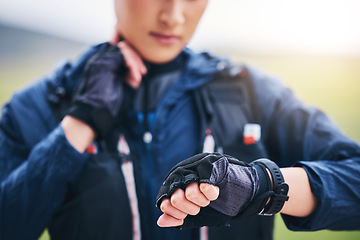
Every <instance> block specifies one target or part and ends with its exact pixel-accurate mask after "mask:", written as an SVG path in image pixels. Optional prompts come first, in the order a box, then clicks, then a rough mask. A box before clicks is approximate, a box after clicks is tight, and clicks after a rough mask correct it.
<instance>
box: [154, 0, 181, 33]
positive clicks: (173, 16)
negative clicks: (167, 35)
mask: <svg viewBox="0 0 360 240" xmlns="http://www.w3.org/2000/svg"><path fill="white" fill-rule="evenodd" d="M160 22H161V23H162V24H164V25H166V26H168V27H174V26H176V25H179V24H184V23H185V15H184V9H183V6H182V1H181V0H180V1H179V0H168V1H164V5H163V8H162V10H161V12H160Z"/></svg>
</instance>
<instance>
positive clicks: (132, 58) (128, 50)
mask: <svg viewBox="0 0 360 240" xmlns="http://www.w3.org/2000/svg"><path fill="white" fill-rule="evenodd" d="M117 46H118V47H119V48H120V50H121V52H122V53H123V54H124V58H125V63H126V66H127V68H128V69H129V73H128V75H127V77H126V81H127V83H128V84H129V85H130V86H132V87H133V88H138V87H139V85H140V83H141V79H142V76H143V75H145V74H146V73H147V68H146V67H145V64H144V62H143V60H142V59H141V57H140V55H139V54H138V53H137V52H136V51H135V50H134V49H133V48H132V47H131V46H130V45H129V44H128V43H127V42H126V41H121V42H119V43H118V44H117Z"/></svg>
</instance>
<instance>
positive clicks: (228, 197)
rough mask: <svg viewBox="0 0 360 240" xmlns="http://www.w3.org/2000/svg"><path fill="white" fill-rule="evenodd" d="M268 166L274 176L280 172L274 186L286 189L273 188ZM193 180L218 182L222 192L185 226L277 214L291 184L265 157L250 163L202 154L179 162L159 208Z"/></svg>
mask: <svg viewBox="0 0 360 240" xmlns="http://www.w3.org/2000/svg"><path fill="white" fill-rule="evenodd" d="M266 168H271V169H269V171H270V172H271V174H272V178H274V175H273V174H274V173H275V172H276V174H277V175H276V176H275V177H276V180H275V181H274V187H276V188H274V189H280V188H281V189H284V191H280V192H278V191H275V192H274V191H273V184H272V181H271V179H270V177H269V174H268V173H267V171H266ZM278 173H279V174H280V177H279V176H278ZM280 178H281V179H280ZM192 182H198V183H210V184H214V185H216V186H218V187H219V188H220V194H219V197H218V199H216V200H215V201H212V202H211V203H210V204H209V205H208V206H207V207H203V208H201V209H200V212H199V213H198V214H197V215H196V216H191V215H188V216H187V217H186V218H185V220H184V224H183V225H182V226H181V228H188V227H202V226H223V225H227V224H229V223H230V220H233V219H236V218H240V217H246V216H251V215H255V214H274V213H276V212H278V211H280V209H281V207H282V205H283V203H284V201H286V200H287V196H286V194H287V188H286V187H287V184H285V183H283V179H282V176H281V172H280V169H279V168H278V167H277V166H276V164H275V163H273V162H272V161H270V160H268V159H261V160H257V161H254V162H252V163H250V164H248V163H245V162H242V161H239V160H238V159H236V158H233V157H231V156H228V155H223V154H219V153H202V154H198V155H195V156H193V157H191V158H188V159H186V160H184V161H182V162H180V163H178V164H177V165H176V166H175V167H173V169H172V170H171V171H170V172H169V173H168V174H167V175H166V177H165V180H164V183H163V185H162V187H161V188H160V190H159V193H158V196H157V207H158V208H160V205H161V202H162V200H163V199H164V198H170V197H171V195H172V194H173V193H174V192H175V191H176V189H178V188H182V189H185V188H186V186H188V185H189V184H190V183H192ZM275 182H276V183H275ZM280 182H282V184H279V183H280ZM285 185H286V187H284V186H285ZM280 186H281V187H280ZM269 199H270V201H269ZM268 201H269V203H267V202H268Z"/></svg>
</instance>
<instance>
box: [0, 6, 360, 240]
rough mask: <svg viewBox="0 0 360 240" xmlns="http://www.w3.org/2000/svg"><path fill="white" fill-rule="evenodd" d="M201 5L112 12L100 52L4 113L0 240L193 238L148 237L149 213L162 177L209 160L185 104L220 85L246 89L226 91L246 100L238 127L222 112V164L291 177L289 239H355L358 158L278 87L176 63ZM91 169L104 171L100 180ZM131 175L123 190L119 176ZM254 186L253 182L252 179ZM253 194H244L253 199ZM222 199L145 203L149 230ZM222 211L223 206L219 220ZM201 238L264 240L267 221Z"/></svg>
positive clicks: (259, 76)
mask: <svg viewBox="0 0 360 240" xmlns="http://www.w3.org/2000/svg"><path fill="white" fill-rule="evenodd" d="M206 5H207V1H206V0H192V1H188V0H115V10H116V17H117V27H116V34H115V36H114V38H113V39H112V40H111V41H110V44H108V43H105V44H101V45H98V46H95V47H93V48H91V49H90V50H89V51H88V52H87V53H85V54H84V55H83V56H81V58H79V60H78V62H76V63H74V64H69V63H68V64H66V65H64V66H63V67H62V68H61V69H59V70H58V71H57V72H56V74H54V76H53V77H52V78H49V79H43V80H41V81H40V82H38V83H35V84H34V85H33V86H30V87H29V88H27V89H25V90H24V91H22V92H20V93H18V94H16V95H15V96H14V97H13V98H12V100H11V101H10V102H9V103H8V104H7V105H6V106H5V107H4V109H3V112H2V117H1V125H0V127H1V132H0V146H1V147H0V149H1V151H0V162H1V166H2V168H1V170H0V171H1V173H0V176H1V177H0V179H1V192H0V202H1V211H0V215H1V223H0V228H1V231H0V234H1V237H2V239H36V238H37V237H38V236H39V234H40V233H41V231H42V230H43V229H44V228H45V227H47V226H49V231H50V234H51V236H52V238H53V239H114V238H115V237H120V238H121V237H122V238H124V239H125V238H133V239H140V238H142V239H197V238H199V230H198V229H196V228H195V229H194V228H189V229H185V230H183V231H178V230H177V229H173V228H159V227H157V226H156V220H157V218H158V217H159V216H160V215H161V214H160V211H158V210H157V209H156V208H155V207H154V206H155V204H156V202H155V200H156V195H157V193H158V190H159V188H160V186H161V185H162V182H163V178H164V177H165V175H166V173H167V172H168V171H169V170H170V169H171V168H172V167H173V166H174V165H175V164H177V163H178V162H180V161H182V160H184V159H186V158H189V157H191V156H193V155H195V154H197V153H199V152H201V151H202V149H203V145H204V143H206V144H205V145H206V146H205V148H204V150H205V151H208V149H210V151H211V152H212V151H215V150H216V151H219V150H221V149H220V148H219V146H220V145H219V143H218V140H219V138H217V137H216V136H213V137H212V135H211V134H210V132H206V133H205V131H203V132H200V129H202V127H203V124H202V116H203V114H201V113H200V112H201V111H200V110H201V107H199V104H197V103H199V102H201V101H196V97H195V96H196V94H197V92H200V91H201V89H206V88H205V86H208V85H209V84H210V83H211V82H213V81H216V80H219V79H220V80H222V78H224V79H225V78H226V79H238V78H241V79H245V80H244V81H240V80H239V79H238V80H239V81H237V82H244V83H239V84H242V85H241V86H240V85H239V86H240V87H239V88H241V89H240V90H241V91H240V92H241V94H242V95H243V96H241V97H240V98H242V99H245V100H247V99H252V100H251V101H253V99H256V101H253V103H252V104H253V105H251V106H250V103H249V107H248V108H246V110H244V109H243V110H239V114H241V115H237V114H236V116H232V115H231V112H232V111H230V110H229V109H227V107H226V108H224V112H223V113H224V115H225V116H226V117H227V118H229V119H231V120H234V121H233V122H232V123H231V124H229V125H226V126H223V125H222V126H221V127H222V128H223V129H225V130H228V132H229V135H226V136H225V137H227V138H228V139H225V140H224V141H223V142H224V144H223V146H220V147H222V150H223V152H224V153H226V154H230V155H233V156H234V157H236V158H238V159H239V160H241V161H245V162H251V161H253V160H255V159H257V158H260V157H267V158H269V159H271V160H272V161H274V162H276V163H277V164H278V165H279V166H280V167H289V166H293V165H295V164H296V165H297V167H290V168H281V173H282V175H283V179H284V180H285V182H286V183H287V185H288V186H289V192H288V193H287V195H288V196H289V199H288V200H287V201H285V200H284V202H282V204H284V206H283V207H282V208H281V210H280V209H279V211H280V212H281V213H283V214H285V215H283V216H284V219H285V222H286V224H287V225H288V227H289V228H290V229H294V230H318V229H325V228H328V229H358V228H359V226H358V225H357V223H358V220H359V218H360V216H359V212H360V211H359V210H360V209H359V204H358V202H359V199H360V191H359V188H358V187H357V186H358V185H359V183H360V166H359V161H360V148H359V146H358V145H357V144H356V143H354V142H352V141H351V140H350V139H348V138H346V137H345V136H343V135H342V134H341V132H340V131H339V130H338V129H337V127H336V126H334V124H333V123H332V122H331V121H330V120H329V119H328V118H327V117H326V116H324V115H323V114H322V113H321V112H319V111H318V110H316V109H313V108H309V107H307V106H305V105H304V104H302V103H301V102H300V101H299V100H297V99H296V98H295V97H294V96H293V95H292V93H291V92H290V91H289V90H288V89H286V88H285V87H283V86H282V85H281V84H280V83H279V82H278V81H277V80H274V79H272V78H270V77H268V76H266V75H265V74H263V73H261V72H259V71H258V70H255V69H252V68H246V69H245V68H236V67H233V66H232V65H231V64H229V63H228V62H226V61H223V60H221V59H218V58H215V57H212V56H210V55H208V54H195V53H193V52H191V51H190V50H188V49H185V47H186V44H187V42H188V41H189V40H190V38H191V36H192V34H193V32H194V31H195V29H196V26H197V24H198V21H199V20H200V18H201V16H202V14H203V12H204V10H205V8H206ZM116 46H117V47H116ZM119 49H120V50H119ZM234 69H235V70H234ZM234 72H235V74H234ZM244 75H245V77H244ZM245 83H246V84H248V85H246V84H245ZM249 84H250V85H249ZM231 86H232V85H231ZM236 86H237V85H236ZM199 89H200V90H199ZM240 92H236V93H235V95H236V96H238V95H239V94H240ZM247 92H249V94H250V93H252V97H251V96H250V97H247V96H246V95H247ZM224 95H226V94H223V95H222V97H223V96H224ZM229 95H230V94H229ZM214 97H215V98H216V94H215V95H214ZM231 98H232V95H231ZM236 98H237V97H236ZM240 103H241V104H240ZM240 103H239V104H238V105H244V104H243V103H245V105H247V104H248V101H244V102H240ZM230 105H231V104H230ZM223 106H229V104H227V105H223ZM237 111H238V110H237ZM256 112H258V113H256ZM236 113H238V112H236ZM255 115H258V117H254V118H253V117H251V116H255ZM249 116H250V117H249ZM214 117H216V116H214ZM218 119H220V120H221V121H222V120H223V118H218ZM59 122H60V123H59ZM236 122H239V123H236ZM254 122H255V123H256V124H257V125H256V127H255V130H254V129H250V132H255V133H256V134H255V135H252V136H251V137H253V138H252V141H253V142H251V141H250V142H247V141H245V140H244V139H245V138H243V137H246V136H243V134H244V135H246V134H245V132H246V131H245V132H244V133H243V130H245V129H248V126H250V125H248V124H249V123H254ZM218 125H221V124H218ZM215 128H216V127H215ZM250 128H251V127H250ZM253 128H254V126H253ZM256 129H258V130H256ZM231 130H232V131H231ZM240 131H241V134H240ZM224 132H227V131H224ZM231 132H233V133H234V135H231ZM230 135H231V136H236V137H234V138H231V137H230ZM260 135H261V137H260ZM218 136H220V138H221V137H222V138H224V136H221V134H220V135H218ZM214 138H215V140H214ZM213 141H215V143H212V142H213ZM209 146H210V147H209ZM234 146H238V147H234ZM130 152H131V153H130ZM244 152H245V154H244ZM119 153H120V154H121V156H122V157H121V158H119V157H118V156H119ZM124 158H125V160H124ZM117 161H121V163H122V164H121V167H122V169H123V170H122V171H121V170H120V171H118V170H119V169H117V168H116V166H117V165H116V164H114V162H117ZM300 161H301V162H300ZM103 162H106V163H107V164H108V165H107V166H105V167H103V168H102V165H101V164H102V163H103ZM109 166H110V167H109ZM132 167H133V168H134V175H135V182H136V187H134V186H133V185H131V181H132V180H133V178H132V176H131V174H130V176H128V175H127V173H129V172H130V173H132V172H133V171H132ZM98 169H101V171H98ZM103 169H106V171H103ZM114 169H115V170H114ZM113 170H114V172H112V171H113ZM103 172H106V174H103ZM253 172H254V171H253ZM122 174H124V177H123V176H122ZM254 174H255V175H252V176H253V178H254V179H257V178H260V177H259V172H256V171H255V173H254ZM256 174H257V175H256ZM105 175H106V176H105ZM270 176H271V175H268V177H270ZM238 177H239V175H238V174H235V175H234V178H232V179H235V180H230V182H231V181H234V182H236V181H238ZM104 179H105V180H104ZM250 182H251V180H250ZM253 182H256V181H255V180H253ZM112 184H114V185H112ZM117 184H118V185H117ZM260 185H261V184H260ZM258 188H261V187H259V186H258V187H257V188H254V189H251V191H253V195H256V194H257V192H258V191H259V190H258ZM221 192H222V188H221V187H218V186H214V185H212V184H208V183H201V184H198V183H197V182H195V183H194V182H192V183H190V184H188V185H186V188H183V189H181V188H179V189H174V192H173V193H172V194H169V195H166V197H165V198H162V199H160V201H159V202H158V206H159V208H160V209H161V210H162V211H163V212H164V214H163V215H161V216H160V218H159V219H158V225H159V226H161V227H171V226H181V225H183V223H184V219H185V220H186V219H187V217H189V216H194V217H195V218H196V216H197V214H198V213H199V211H200V210H201V209H202V208H206V207H208V206H209V204H211V202H213V203H216V202H217V201H216V200H217V199H218V198H219V199H220V197H219V196H221ZM233 192H236V191H233ZM233 192H232V193H233ZM219 194H220V195H219ZM285 195H286V194H285ZM128 199H129V200H128ZM236 199H237V198H235V201H234V203H233V204H234V205H236V206H238V205H239V203H238V202H237V201H236ZM334 199H337V201H334ZM251 201H252V199H251V198H250V199H247V203H246V204H249V202H251ZM270 201H271V200H270ZM244 206H245V205H244ZM227 207H229V206H228V205H226V203H224V204H222V205H221V206H220V210H221V209H222V208H225V209H226V208H227ZM238 207H239V206H238ZM241 207H242V206H240V207H239V208H241ZM239 211H240V210H239ZM240 213H241V211H240ZM255 215H256V214H255ZM214 216H215V215H214ZM210 218H212V216H210ZM205 225H206V222H205ZM207 231H208V233H207ZM204 232H205V233H204ZM207 234H208V235H209V237H210V238H217V237H219V236H220V237H221V239H225V238H226V237H228V238H231V239H236V238H239V239H240V238H241V239H243V238H244V239H271V238H272V218H266V217H258V216H250V217H247V218H245V219H243V220H239V221H238V222H234V223H232V227H230V228H227V227H225V228H209V229H208V230H206V229H205V231H204V229H203V230H202V233H201V234H200V235H201V237H204V236H205V235H207Z"/></svg>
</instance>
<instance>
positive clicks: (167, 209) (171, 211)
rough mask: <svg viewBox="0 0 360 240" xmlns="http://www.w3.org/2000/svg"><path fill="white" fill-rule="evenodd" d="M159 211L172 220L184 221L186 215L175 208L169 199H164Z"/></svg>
mask: <svg viewBox="0 0 360 240" xmlns="http://www.w3.org/2000/svg"><path fill="white" fill-rule="evenodd" d="M160 210H161V211H162V212H164V213H166V214H168V215H170V216H172V217H174V218H177V219H184V218H186V216H187V214H186V213H184V212H183V211H181V210H179V209H177V208H175V207H174V206H173V205H172V204H171V202H170V200H169V199H167V198H166V199H164V200H163V201H162V203H161V205H160Z"/></svg>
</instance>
